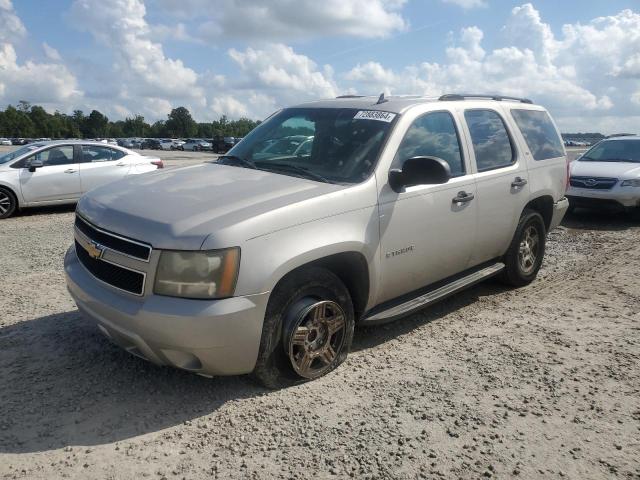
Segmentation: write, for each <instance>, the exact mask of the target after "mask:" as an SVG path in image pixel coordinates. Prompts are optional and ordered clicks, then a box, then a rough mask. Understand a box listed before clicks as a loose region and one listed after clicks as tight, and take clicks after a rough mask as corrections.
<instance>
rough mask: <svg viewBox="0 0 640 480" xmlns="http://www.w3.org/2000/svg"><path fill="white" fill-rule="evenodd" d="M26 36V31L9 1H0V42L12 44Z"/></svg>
mask: <svg viewBox="0 0 640 480" xmlns="http://www.w3.org/2000/svg"><path fill="white" fill-rule="evenodd" d="M26 34H27V30H26V29H25V28H24V25H23V24H22V21H21V20H20V18H18V16H17V15H16V12H15V11H14V9H13V4H12V3H11V0H0V42H13V41H15V40H16V38H20V37H24V36H25V35H26Z"/></svg>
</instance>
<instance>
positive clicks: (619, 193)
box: [567, 136, 640, 209]
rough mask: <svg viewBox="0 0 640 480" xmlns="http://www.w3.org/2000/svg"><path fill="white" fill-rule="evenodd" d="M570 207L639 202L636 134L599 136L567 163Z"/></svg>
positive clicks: (639, 142)
mask: <svg viewBox="0 0 640 480" xmlns="http://www.w3.org/2000/svg"><path fill="white" fill-rule="evenodd" d="M569 183H570V186H569V188H568V189H567V198H568V199H569V203H570V205H571V207H572V208H573V207H597V206H612V207H617V208H625V209H631V208H635V207H639V206H640V136H626V137H615V138H609V139H606V140H603V141H601V142H599V143H597V144H596V145H594V146H593V147H591V149H589V150H588V151H587V152H586V153H585V154H584V155H582V156H580V157H578V159H577V160H576V161H574V162H572V163H571V175H570V178H569Z"/></svg>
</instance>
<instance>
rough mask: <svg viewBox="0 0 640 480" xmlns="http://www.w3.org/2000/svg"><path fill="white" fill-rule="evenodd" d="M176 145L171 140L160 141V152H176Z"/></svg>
mask: <svg viewBox="0 0 640 480" xmlns="http://www.w3.org/2000/svg"><path fill="white" fill-rule="evenodd" d="M174 149H175V143H173V140H171V139H170V138H163V139H161V140H160V150H174Z"/></svg>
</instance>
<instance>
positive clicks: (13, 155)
mask: <svg viewBox="0 0 640 480" xmlns="http://www.w3.org/2000/svg"><path fill="white" fill-rule="evenodd" d="M41 146H42V145H37V144H31V145H27V146H25V147H22V148H18V149H17V150H14V151H13V152H9V153H5V154H4V155H2V156H1V157H0V165H2V164H3V163H7V162H10V161H11V160H14V159H16V158H18V157H21V156H22V155H24V154H25V153H29V152H30V151H32V150H35V149H36V148H40V147H41ZM20 163H23V162H20ZM14 166H15V165H14Z"/></svg>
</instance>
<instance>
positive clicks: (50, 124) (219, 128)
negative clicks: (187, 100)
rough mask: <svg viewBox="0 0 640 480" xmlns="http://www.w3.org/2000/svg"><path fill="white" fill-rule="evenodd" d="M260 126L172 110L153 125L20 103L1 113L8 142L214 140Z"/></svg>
mask: <svg viewBox="0 0 640 480" xmlns="http://www.w3.org/2000/svg"><path fill="white" fill-rule="evenodd" d="M259 123H260V122H259V121H254V120H251V119H249V118H240V119H238V120H229V119H228V118H227V117H226V116H225V115H223V116H222V117H220V119H218V120H214V121H213V122H196V121H195V120H194V119H193V117H192V116H191V113H190V112H189V110H188V109H187V108H185V107H178V108H174V109H173V110H171V113H169V115H167V119H166V120H158V121H157V122H154V123H152V124H149V123H148V122H146V121H145V119H144V117H143V116H142V115H135V116H133V117H131V118H126V119H124V120H117V121H110V120H109V119H108V118H107V116H106V115H104V114H103V113H101V112H99V111H98V110H92V111H91V112H90V113H89V115H85V113H84V112H83V111H82V110H74V111H73V113H72V114H71V115H68V114H65V113H61V112H58V111H56V112H55V113H48V112H47V111H46V110H45V109H44V108H42V107H41V106H39V105H31V104H30V103H29V102H26V101H20V102H19V103H18V105H16V106H13V105H9V106H8V107H7V108H6V109H5V110H4V111H0V137H7V138H43V137H44V138H129V137H142V138H145V137H151V138H188V137H195V138H213V137H219V136H220V137H244V136H245V135H246V134H247V133H249V132H250V131H251V130H252V129H253V128H255V127H256V126H257V125H258V124H259Z"/></svg>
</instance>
